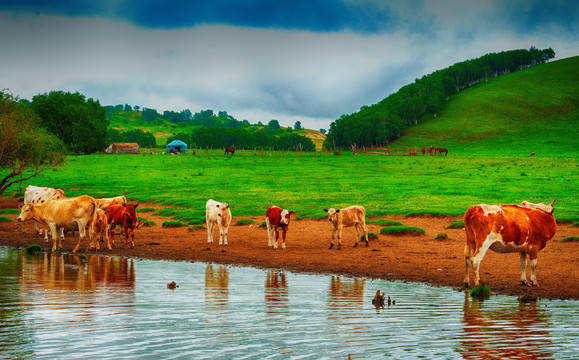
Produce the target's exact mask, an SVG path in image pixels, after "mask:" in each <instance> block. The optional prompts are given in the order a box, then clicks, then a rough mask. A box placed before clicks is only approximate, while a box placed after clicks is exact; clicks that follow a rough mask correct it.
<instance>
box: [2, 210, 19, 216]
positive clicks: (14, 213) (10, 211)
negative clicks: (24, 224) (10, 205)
mask: <svg viewBox="0 0 579 360" xmlns="http://www.w3.org/2000/svg"><path fill="white" fill-rule="evenodd" d="M0 214H10V215H17V214H20V210H18V209H0Z"/></svg>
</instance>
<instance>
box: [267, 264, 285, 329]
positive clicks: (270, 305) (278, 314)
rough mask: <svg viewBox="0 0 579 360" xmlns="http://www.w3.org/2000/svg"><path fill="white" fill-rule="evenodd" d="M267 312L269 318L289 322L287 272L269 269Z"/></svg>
mask: <svg viewBox="0 0 579 360" xmlns="http://www.w3.org/2000/svg"><path fill="white" fill-rule="evenodd" d="M265 312H266V314H267V315H268V320H270V321H275V322H279V323H283V324H289V320H288V315H289V296H288V287H287V280H286V274H285V273H284V272H282V271H277V270H268V271H267V275H266V278H265Z"/></svg>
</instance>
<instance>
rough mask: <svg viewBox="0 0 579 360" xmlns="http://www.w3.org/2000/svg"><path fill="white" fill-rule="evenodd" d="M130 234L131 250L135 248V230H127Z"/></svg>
mask: <svg viewBox="0 0 579 360" xmlns="http://www.w3.org/2000/svg"><path fill="white" fill-rule="evenodd" d="M129 230H130V232H131V248H133V249H134V248H135V228H134V227H132V228H130V229H129Z"/></svg>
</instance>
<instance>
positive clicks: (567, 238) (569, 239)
mask: <svg viewBox="0 0 579 360" xmlns="http://www.w3.org/2000/svg"><path fill="white" fill-rule="evenodd" d="M577 240H579V236H567V237H565V238H562V239H561V242H568V241H577Z"/></svg>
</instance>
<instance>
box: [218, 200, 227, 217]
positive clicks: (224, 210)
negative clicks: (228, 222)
mask: <svg viewBox="0 0 579 360" xmlns="http://www.w3.org/2000/svg"><path fill="white" fill-rule="evenodd" d="M215 207H216V208H217V216H224V215H225V214H227V209H229V204H226V203H221V204H217V205H215Z"/></svg>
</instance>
